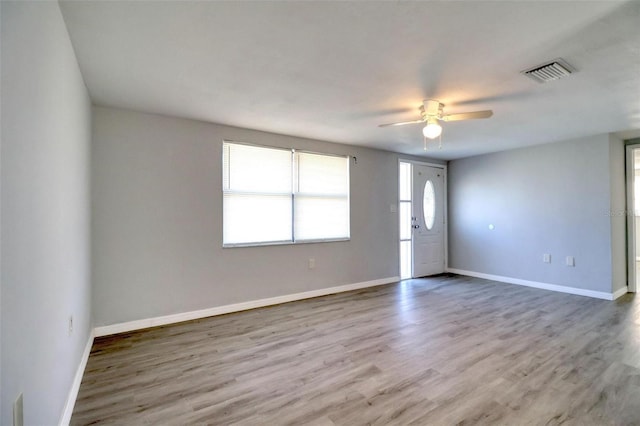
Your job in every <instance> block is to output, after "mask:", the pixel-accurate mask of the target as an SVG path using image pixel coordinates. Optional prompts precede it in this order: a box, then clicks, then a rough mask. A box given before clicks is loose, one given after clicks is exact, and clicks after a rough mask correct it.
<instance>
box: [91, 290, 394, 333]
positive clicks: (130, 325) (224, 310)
mask: <svg viewBox="0 0 640 426" xmlns="http://www.w3.org/2000/svg"><path fill="white" fill-rule="evenodd" d="M398 281H400V277H389V278H381V279H377V280H372V281H363V282H359V283H354V284H346V285H341V286H336V287H329V288H321V289H318V290H311V291H305V292H302V293H294V294H286V295H284V296H276V297H269V298H266V299H258V300H251V301H248V302H240V303H234V304H231V305H224V306H215V307H213V308H207V309H201V310H198V311H190V312H182V313H179V314H173V315H165V316H161V317H155V318H146V319H141V320H135V321H129V322H123V323H118V324H112V325H105V326H101V327H96V328H95V329H94V335H95V336H96V337H100V336H108V335H110V334H116V333H124V332H127V331H133V330H140V329H143V328H149V327H157V326H160V325H167V324H173V323H177V322H182V321H190V320H194V319H199V318H206V317H212V316H216V315H224V314H229V313H232V312H240V311H246V310H249V309H255V308H261V307H264V306H271V305H279V304H281V303H287V302H293V301H296V300H303V299H310V298H312V297H319V296H326V295H328V294H335V293H342V292H345V291H352V290H359V289H362V288H367V287H375V286H379V285H383V284H389V283H394V282H398Z"/></svg>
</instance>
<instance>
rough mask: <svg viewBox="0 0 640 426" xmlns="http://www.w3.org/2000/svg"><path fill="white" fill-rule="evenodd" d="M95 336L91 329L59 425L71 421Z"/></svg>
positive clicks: (66, 425)
mask: <svg viewBox="0 0 640 426" xmlns="http://www.w3.org/2000/svg"><path fill="white" fill-rule="evenodd" d="M94 337H95V333H94V330H91V332H90V333H89V337H88V339H87V344H86V346H85V347H84V352H83V353H82V358H80V364H79V365H78V369H77V370H76V375H75V376H74V378H73V383H72V384H71V389H69V396H67V402H66V403H65V404H64V411H63V412H62V417H61V418H60V423H58V424H59V426H68V425H69V422H70V421H71V414H73V407H74V406H75V405H76V398H78V391H79V390H80V383H82V376H83V375H84V369H85V367H86V366H87V361H88V360H89V354H90V353H91V346H93V338H94Z"/></svg>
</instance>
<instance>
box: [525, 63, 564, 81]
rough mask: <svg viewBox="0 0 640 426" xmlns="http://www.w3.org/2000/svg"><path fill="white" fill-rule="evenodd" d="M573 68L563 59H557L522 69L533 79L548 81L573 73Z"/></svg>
mask: <svg viewBox="0 0 640 426" xmlns="http://www.w3.org/2000/svg"><path fill="white" fill-rule="evenodd" d="M573 72H574V70H573V68H572V67H571V66H570V65H569V64H567V63H566V62H565V61H563V60H562V59H556V60H554V61H553V62H550V63H548V64H544V65H538V66H537V67H534V68H531V69H528V70H526V71H522V74H524V75H526V76H527V77H529V78H530V79H532V80H535V81H537V82H538V83H548V82H550V81H554V80H558V79H561V78H562V77H566V76H568V75H569V74H571V73H573Z"/></svg>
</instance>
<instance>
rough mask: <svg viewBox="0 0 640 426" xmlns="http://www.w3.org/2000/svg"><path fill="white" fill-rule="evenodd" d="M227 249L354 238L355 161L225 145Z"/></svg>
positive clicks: (292, 151) (342, 157)
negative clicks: (352, 170)
mask: <svg viewBox="0 0 640 426" xmlns="http://www.w3.org/2000/svg"><path fill="white" fill-rule="evenodd" d="M223 205H224V206H223V214H224V217H223V245H224V246H236V245H260V244H283V243H303V242H312V241H326V240H341V239H348V238H349V159H348V157H344V156H331V155H324V154H315V153H308V152H300V151H295V150H292V149H279V148H266V147H258V146H251V145H244V144H238V143H231V142H225V143H224V144H223Z"/></svg>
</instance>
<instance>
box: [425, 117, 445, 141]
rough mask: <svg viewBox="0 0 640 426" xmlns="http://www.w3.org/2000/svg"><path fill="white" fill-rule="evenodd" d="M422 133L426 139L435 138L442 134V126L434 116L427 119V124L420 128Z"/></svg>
mask: <svg viewBox="0 0 640 426" xmlns="http://www.w3.org/2000/svg"><path fill="white" fill-rule="evenodd" d="M422 134H423V135H424V137H425V138H427V139H435V138H437V137H438V136H440V134H442V126H441V125H440V123H438V120H437V119H436V118H435V117H430V118H428V119H427V125H426V126H424V129H422Z"/></svg>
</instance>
